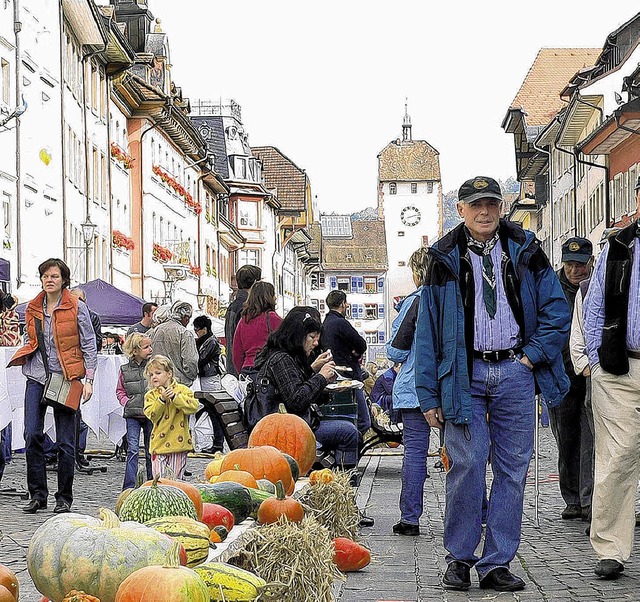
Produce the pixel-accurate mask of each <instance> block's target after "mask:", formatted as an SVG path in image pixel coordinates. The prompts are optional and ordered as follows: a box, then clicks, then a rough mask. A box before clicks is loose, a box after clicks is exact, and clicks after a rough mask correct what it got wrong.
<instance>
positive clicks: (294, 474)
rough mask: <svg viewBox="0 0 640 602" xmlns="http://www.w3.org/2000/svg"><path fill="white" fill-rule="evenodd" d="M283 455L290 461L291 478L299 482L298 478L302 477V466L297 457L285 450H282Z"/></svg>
mask: <svg viewBox="0 0 640 602" xmlns="http://www.w3.org/2000/svg"><path fill="white" fill-rule="evenodd" d="M282 455H283V456H284V459H285V460H286V461H287V462H289V468H290V469H291V478H292V479H293V482H294V483H295V482H297V481H298V478H299V477H300V467H299V466H298V463H297V462H296V460H295V458H293V457H292V456H290V455H289V454H285V453H284V452H282Z"/></svg>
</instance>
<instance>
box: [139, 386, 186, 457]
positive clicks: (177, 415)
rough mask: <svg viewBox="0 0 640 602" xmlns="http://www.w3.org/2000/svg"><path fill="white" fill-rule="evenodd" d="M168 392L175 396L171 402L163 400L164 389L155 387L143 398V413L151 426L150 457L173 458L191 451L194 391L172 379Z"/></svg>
mask: <svg viewBox="0 0 640 602" xmlns="http://www.w3.org/2000/svg"><path fill="white" fill-rule="evenodd" d="M169 389H172V390H173V391H174V392H175V396H174V397H173V399H172V400H171V401H168V402H167V401H165V400H164V399H163V393H164V391H165V387H155V388H153V389H151V390H150V391H147V393H146V394H145V396H144V413H145V416H146V417H147V418H149V420H151V422H153V431H152V433H151V442H150V445H149V447H150V451H151V453H152V454H158V455H160V454H173V453H176V452H187V451H192V450H193V442H192V440H191V431H190V430H189V419H188V417H187V416H188V415H189V414H195V413H196V410H197V409H198V401H197V399H196V398H195V397H194V395H193V391H191V389H189V387H186V386H185V385H181V384H179V383H178V382H177V381H176V379H175V378H174V379H173V380H172V381H171V385H170V386H169Z"/></svg>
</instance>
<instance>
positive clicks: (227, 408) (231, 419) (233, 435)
mask: <svg viewBox="0 0 640 602" xmlns="http://www.w3.org/2000/svg"><path fill="white" fill-rule="evenodd" d="M195 396H196V399H199V400H200V401H201V402H202V404H203V405H205V404H206V405H207V407H208V408H210V409H213V411H214V413H215V414H216V415H217V416H218V418H219V420H220V425H221V426H222V431H223V432H224V438H225V440H226V441H227V445H228V446H229V449H239V448H241V447H247V445H248V443H249V433H248V432H247V429H246V428H245V426H244V423H243V422H242V408H241V407H240V404H239V403H238V402H237V401H236V400H235V399H234V398H233V397H231V396H230V395H229V394H228V393H227V392H226V391H196V393H195Z"/></svg>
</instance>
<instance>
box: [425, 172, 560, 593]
mask: <svg viewBox="0 0 640 602" xmlns="http://www.w3.org/2000/svg"><path fill="white" fill-rule="evenodd" d="M501 208H502V194H501V191H500V186H499V184H498V183H497V182H496V181H495V180H494V179H492V178H488V177H475V178H473V179H471V180H467V181H466V182H465V183H464V184H463V185H462V186H461V188H460V190H459V192H458V212H459V214H460V216H461V217H462V219H463V220H464V223H462V224H460V225H459V226H457V227H456V228H454V229H453V230H452V231H451V232H449V233H448V234H447V235H445V236H444V237H443V238H441V239H440V240H438V241H437V242H436V243H435V244H434V245H433V246H432V247H431V248H430V249H429V255H428V258H427V263H428V265H427V277H426V281H425V286H424V287H423V289H422V293H421V298H420V307H419V314H418V321H417V324H416V349H417V350H419V351H418V352H417V353H416V372H415V376H416V392H417V394H418V399H419V401H420V407H421V409H422V411H423V412H424V414H425V418H426V419H427V421H428V422H429V424H430V425H431V426H433V427H437V428H444V439H445V446H446V449H447V454H448V456H449V459H450V463H451V468H450V470H449V472H448V473H447V484H446V492H447V493H446V511H445V522H444V547H445V548H446V549H447V551H448V555H447V557H446V560H447V563H448V567H447V570H446V572H445V575H444V577H443V584H444V586H445V587H446V588H449V589H457V590H466V589H468V588H469V587H470V586H471V577H470V569H471V567H473V566H475V569H476V571H477V573H478V577H479V580H480V587H481V588H485V589H486V588H488V589H494V590H496V591H517V590H520V589H523V588H524V586H525V583H524V581H523V580H522V579H520V578H519V577H517V576H516V575H513V574H512V573H511V572H510V571H509V564H510V562H511V561H512V560H513V558H514V556H515V554H516V551H517V549H518V546H519V544H520V526H521V522H522V506H523V498H524V487H525V482H526V476H527V469H528V466H529V460H530V458H531V455H532V453H533V438H534V424H535V423H534V421H535V419H536V416H535V405H534V396H535V393H536V391H540V392H541V393H542V395H543V396H544V398H545V400H546V401H547V403H548V404H549V405H551V406H554V405H556V404H558V403H560V401H561V400H562V398H563V397H564V396H565V394H566V393H567V391H568V389H569V380H568V378H567V376H566V374H565V372H564V366H563V362H562V348H563V347H564V345H565V341H566V339H567V337H568V333H569V326H570V322H571V316H570V313H569V308H568V305H567V302H566V300H565V297H564V294H563V292H562V288H561V287H560V283H559V282H558V278H557V276H556V274H555V273H554V271H553V269H552V267H551V266H550V265H549V261H548V259H547V257H546V255H545V254H544V252H543V250H542V248H541V246H540V242H539V241H538V240H537V239H536V238H535V236H534V235H533V233H532V232H529V231H527V230H523V229H522V228H521V227H520V226H518V225H516V224H514V223H511V222H508V221H505V220H502V219H500V212H501ZM489 450H491V458H489ZM489 459H490V460H491V468H492V472H493V483H492V485H491V494H490V497H489V504H488V509H487V517H486V532H485V540H484V547H483V548H482V551H481V553H480V555H479V556H477V555H476V552H475V551H476V548H477V546H478V544H479V543H480V539H481V536H482V499H483V496H484V494H485V488H486V466H487V462H488V461H489Z"/></svg>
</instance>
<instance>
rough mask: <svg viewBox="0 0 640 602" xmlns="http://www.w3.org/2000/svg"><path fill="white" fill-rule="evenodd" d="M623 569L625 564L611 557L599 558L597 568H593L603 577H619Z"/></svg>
mask: <svg viewBox="0 0 640 602" xmlns="http://www.w3.org/2000/svg"><path fill="white" fill-rule="evenodd" d="M622 571H624V565H623V564H621V563H620V562H618V561H617V560H613V559H611V558H605V559H604V560H598V562H597V563H596V567H595V569H593V572H594V573H595V574H596V575H598V577H602V578H603V579H617V578H618V577H620V574H621V573H622Z"/></svg>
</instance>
